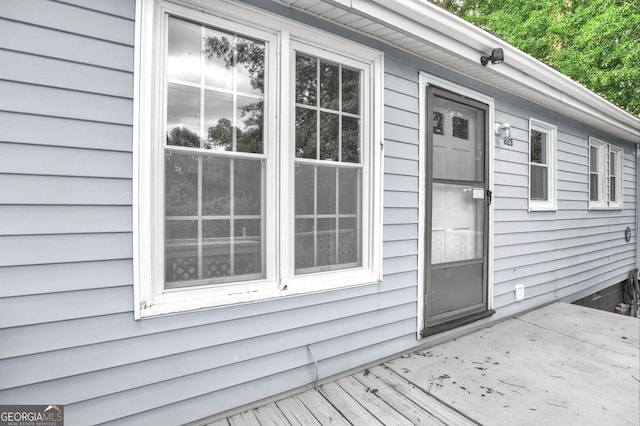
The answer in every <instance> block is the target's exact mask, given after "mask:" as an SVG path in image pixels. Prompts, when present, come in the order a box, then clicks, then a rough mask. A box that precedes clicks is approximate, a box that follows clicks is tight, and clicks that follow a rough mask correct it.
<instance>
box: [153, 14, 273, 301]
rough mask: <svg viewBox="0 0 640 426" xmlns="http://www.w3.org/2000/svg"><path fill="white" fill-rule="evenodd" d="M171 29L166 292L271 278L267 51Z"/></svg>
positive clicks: (225, 35)
mask: <svg viewBox="0 0 640 426" xmlns="http://www.w3.org/2000/svg"><path fill="white" fill-rule="evenodd" d="M168 19H169V31H168V45H167V54H168V58H169V60H168V61H167V69H166V77H167V79H166V90H167V116H166V131H167V137H166V145H165V146H164V173H165V174H164V188H165V191H164V192H165V201H164V203H165V247H164V261H165V288H167V289H170V288H177V287H189V286H198V285H209V284H216V283H226V282H235V281H245V280H252V279H259V278H264V277H265V265H264V262H265V252H264V246H265V241H264V219H265V212H264V192H265V188H264V179H265V173H266V170H265V158H264V155H263V151H264V132H263V121H264V70H265V68H264V61H265V60H264V58H265V49H266V45H265V43H263V42H260V41H255V40H252V39H249V38H247V37H244V36H242V35H240V34H233V33H229V32H226V31H224V30H221V29H214V28H209V27H204V26H202V25H198V24H195V23H192V22H188V21H183V20H181V19H178V18H175V17H169V18H168ZM236 152H242V153H244V154H243V156H242V157H240V156H239V155H237V154H235V153H236Z"/></svg>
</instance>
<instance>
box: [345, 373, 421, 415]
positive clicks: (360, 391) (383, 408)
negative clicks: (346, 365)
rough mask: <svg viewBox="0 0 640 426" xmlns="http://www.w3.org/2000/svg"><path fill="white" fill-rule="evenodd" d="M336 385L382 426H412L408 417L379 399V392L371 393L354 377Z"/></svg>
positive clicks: (346, 378)
mask: <svg viewBox="0 0 640 426" xmlns="http://www.w3.org/2000/svg"><path fill="white" fill-rule="evenodd" d="M336 383H338V385H339V386H340V387H341V388H342V389H344V390H345V391H346V392H347V393H348V394H349V395H351V396H352V397H353V398H354V399H356V400H357V401H358V402H359V403H360V404H361V405H362V406H363V407H364V408H365V409H366V410H367V411H369V412H370V413H371V414H373V415H374V416H375V417H376V418H377V419H378V420H380V422H381V423H382V424H385V425H398V426H401V425H407V426H409V425H411V422H410V421H409V420H408V419H407V418H406V417H404V416H403V415H402V414H401V413H398V412H397V411H396V410H394V409H393V408H392V407H391V406H389V405H387V404H386V403H385V402H384V400H383V399H381V398H380V397H378V396H377V395H376V393H377V392H371V389H367V388H366V387H365V386H363V385H362V383H360V382H358V381H357V380H356V379H354V378H353V377H352V376H348V377H344V378H342V379H339V380H337V381H336Z"/></svg>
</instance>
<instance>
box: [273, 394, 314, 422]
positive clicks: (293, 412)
mask: <svg viewBox="0 0 640 426" xmlns="http://www.w3.org/2000/svg"><path fill="white" fill-rule="evenodd" d="M276 405H277V406H278V408H279V409H280V411H282V414H284V416H285V417H286V418H287V420H288V421H289V423H291V424H292V425H293V426H307V425H319V424H320V422H318V420H316V418H315V416H314V415H313V413H311V411H309V409H308V408H307V407H305V405H304V404H303V403H302V401H300V399H299V398H298V397H297V396H292V397H290V398H287V399H281V400H280V401H278V402H276Z"/></svg>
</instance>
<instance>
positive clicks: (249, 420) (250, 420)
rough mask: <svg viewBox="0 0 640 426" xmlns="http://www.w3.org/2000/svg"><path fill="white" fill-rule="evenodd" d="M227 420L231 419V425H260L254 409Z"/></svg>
mask: <svg viewBox="0 0 640 426" xmlns="http://www.w3.org/2000/svg"><path fill="white" fill-rule="evenodd" d="M227 420H229V425H230V426H260V423H259V422H258V419H257V418H256V415H255V414H254V413H253V411H245V412H244V413H240V414H237V415H235V416H233V417H229V418H228V419H227Z"/></svg>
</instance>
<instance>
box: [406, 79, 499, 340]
mask: <svg viewBox="0 0 640 426" xmlns="http://www.w3.org/2000/svg"><path fill="white" fill-rule="evenodd" d="M418 78H419V90H420V117H419V120H420V129H419V137H420V144H419V176H418V181H419V190H418V218H419V220H418V306H417V309H418V312H417V321H416V337H417V339H418V340H420V339H422V330H423V329H424V321H425V317H426V313H425V309H426V308H425V290H426V282H425V272H426V264H425V259H426V228H427V226H426V221H427V219H428V217H427V215H428V214H429V212H427V209H426V201H427V200H426V192H427V187H426V185H427V183H428V180H427V176H426V164H427V128H426V122H427V120H426V113H427V88H428V87H429V86H436V87H438V88H441V89H445V90H448V91H450V92H453V93H455V94H457V95H461V96H464V97H467V98H470V99H473V100H475V101H478V102H481V103H483V104H486V105H488V107H489V108H488V117H487V118H488V119H487V124H488V126H489V131H488V132H487V133H488V135H489V137H488V140H487V141H486V143H487V154H488V156H489V158H488V160H487V167H488V179H489V183H488V188H489V190H490V191H491V192H492V193H494V170H493V159H494V148H495V140H496V139H495V136H494V134H493V131H492V129H493V123H494V121H495V112H494V109H495V108H494V106H495V104H494V100H493V98H492V97H490V96H487V95H485V94H483V93H480V92H477V91H475V90H472V89H469V88H468V87H465V86H461V85H459V84H455V83H452V82H450V81H447V80H445V79H442V78H440V77H437V76H435V75H432V74H429V73H426V72H423V71H421V72H420V73H419V76H418ZM494 198H495V197H494ZM494 204H495V203H494V202H492V203H491V204H490V205H489V218H488V221H489V229H488V235H487V238H488V250H487V309H489V310H491V309H493V233H494V223H493V212H494Z"/></svg>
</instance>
